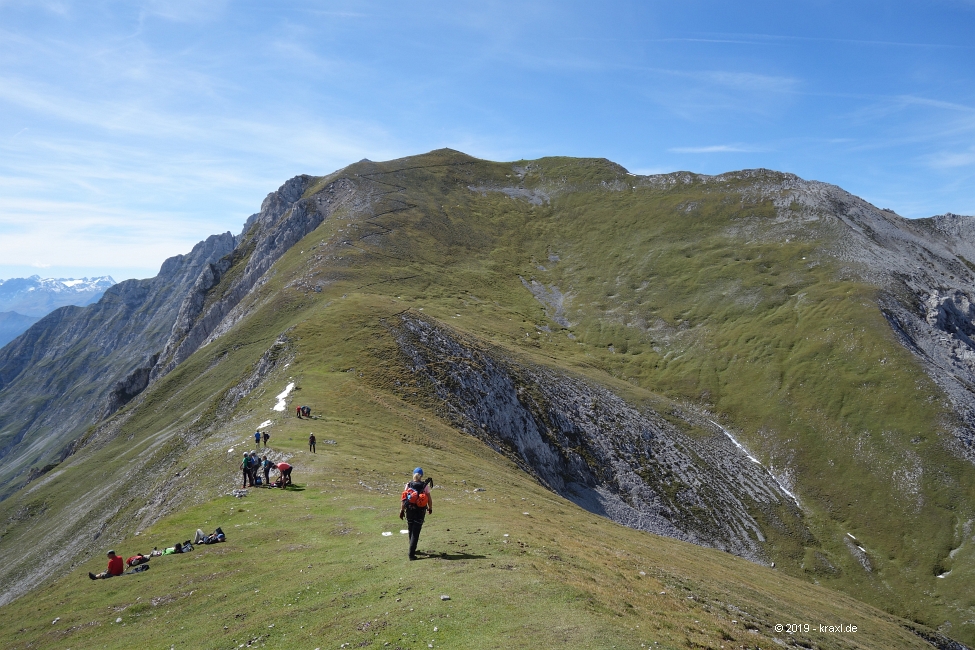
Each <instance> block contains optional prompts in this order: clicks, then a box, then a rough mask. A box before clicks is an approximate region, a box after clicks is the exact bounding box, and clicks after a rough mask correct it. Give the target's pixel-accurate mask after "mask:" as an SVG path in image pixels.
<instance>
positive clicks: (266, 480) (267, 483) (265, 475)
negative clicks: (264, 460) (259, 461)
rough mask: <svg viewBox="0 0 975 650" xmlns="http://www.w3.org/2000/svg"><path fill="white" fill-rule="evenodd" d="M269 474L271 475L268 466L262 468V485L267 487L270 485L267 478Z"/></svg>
mask: <svg viewBox="0 0 975 650" xmlns="http://www.w3.org/2000/svg"><path fill="white" fill-rule="evenodd" d="M270 473H271V466H270V465H268V466H267V467H265V468H264V485H267V486H270V485H271V477H270V476H268V475H269V474H270Z"/></svg>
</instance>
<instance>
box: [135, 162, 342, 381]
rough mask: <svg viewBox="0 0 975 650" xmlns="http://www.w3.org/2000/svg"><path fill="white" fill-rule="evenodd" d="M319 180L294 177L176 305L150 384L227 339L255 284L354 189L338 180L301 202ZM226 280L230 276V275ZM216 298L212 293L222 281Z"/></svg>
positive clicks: (242, 313)
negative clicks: (212, 343)
mask: <svg viewBox="0 0 975 650" xmlns="http://www.w3.org/2000/svg"><path fill="white" fill-rule="evenodd" d="M315 180H317V179H313V178H312V177H311V176H296V177H295V178H293V179H291V180H290V181H288V182H287V183H285V184H284V185H282V186H281V188H280V189H279V190H278V191H277V192H272V193H271V194H269V195H268V197H267V198H266V199H264V203H263V205H261V211H260V212H259V213H257V214H255V215H252V216H251V217H250V219H248V220H247V223H246V224H245V225H244V236H243V238H242V241H241V242H240V244H239V245H238V246H237V248H236V249H235V250H234V252H233V254H232V255H230V256H228V257H225V258H223V259H221V260H219V261H217V262H216V263H213V264H209V265H208V266H207V267H206V268H205V269H204V271H203V273H201V274H200V276H199V278H197V281H196V283H195V284H194V285H193V287H192V289H191V290H190V291H189V292H188V294H187V295H186V297H185V298H184V299H183V302H182V304H181V305H180V309H179V315H178V316H177V317H176V323H175V324H174V325H173V331H172V334H171V335H170V337H169V341H167V343H166V347H165V349H164V350H163V351H162V354H161V355H160V358H159V359H158V360H156V361H154V364H155V365H154V367H153V368H152V371H151V375H150V376H151V379H156V378H158V377H161V376H162V375H164V374H166V373H167V372H169V371H171V370H172V369H173V368H175V367H176V365H178V364H179V363H180V362H182V361H183V360H185V359H186V358H187V357H189V356H190V355H191V354H192V353H193V352H195V351H196V350H197V348H199V347H200V346H201V345H205V344H206V343H207V342H208V341H210V340H213V339H214V338H216V337H218V336H220V335H221V334H223V333H225V332H226V331H227V330H228V329H229V328H230V327H232V326H233V325H234V324H235V323H236V322H238V321H239V320H240V319H241V318H243V317H244V316H245V315H246V313H247V311H246V309H244V310H236V311H235V309H236V308H237V306H238V305H239V304H240V301H241V300H242V299H243V298H244V296H246V295H247V294H248V293H249V292H250V291H251V290H252V289H253V288H254V286H255V285H256V284H257V283H258V282H266V281H267V278H266V277H265V275H266V274H267V272H268V271H269V270H270V268H271V266H272V265H273V264H274V262H276V261H277V260H278V259H279V258H280V257H281V256H282V255H283V254H284V253H285V252H287V250H288V249H290V248H291V247H292V246H294V245H295V243H297V242H298V241H299V240H300V239H301V238H303V237H304V236H305V235H307V234H308V233H310V232H312V231H313V230H315V228H317V227H318V226H319V225H320V224H321V223H322V222H323V221H324V220H325V219H326V218H327V217H328V216H329V215H330V214H331V213H332V212H333V211H334V210H335V209H336V208H337V207H339V206H341V205H342V204H343V203H344V202H345V201H346V200H347V199H348V197H349V196H350V195H351V194H352V192H353V188H354V185H353V184H352V183H351V182H350V181H349V180H348V179H344V178H341V179H338V180H337V181H335V182H332V183H329V184H328V185H326V186H325V187H324V188H318V191H316V192H315V193H314V194H313V195H312V196H310V197H308V198H302V195H303V194H304V193H305V191H306V190H307V189H308V188H309V186H310V185H311V184H312V183H313V182H314V181H315ZM228 274H230V275H228ZM224 279H227V281H226V282H223V284H222V286H220V292H219V294H214V293H212V292H211V290H213V289H214V288H215V287H217V285H220V284H221V281H223V280H224Z"/></svg>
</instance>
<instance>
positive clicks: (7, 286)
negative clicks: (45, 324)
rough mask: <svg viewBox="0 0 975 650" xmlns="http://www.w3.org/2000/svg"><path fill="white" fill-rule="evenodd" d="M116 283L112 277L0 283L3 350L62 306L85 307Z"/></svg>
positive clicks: (0, 322)
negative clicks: (41, 319)
mask: <svg viewBox="0 0 975 650" xmlns="http://www.w3.org/2000/svg"><path fill="white" fill-rule="evenodd" d="M114 284H115V280H113V279H112V278H111V277H110V276H107V275H105V276H101V277H97V278H42V277H40V276H39V275H32V276H30V277H29V278H10V279H9V280H0V347H3V346H4V345H6V344H7V343H9V342H10V341H12V340H14V339H15V338H17V337H18V336H20V335H21V334H22V333H23V332H25V331H26V330H27V328H28V327H30V326H31V325H33V324H34V323H36V322H37V321H38V320H40V318H41V317H43V316H46V315H47V314H49V313H51V312H52V311H54V310H55V309H57V308H58V307H64V306H66V305H77V306H79V307H84V306H85V305H90V304H92V303H94V302H98V299H99V298H101V297H102V294H103V293H105V289H108V288H109V287H110V286H112V285H114Z"/></svg>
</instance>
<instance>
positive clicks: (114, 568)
mask: <svg viewBox="0 0 975 650" xmlns="http://www.w3.org/2000/svg"><path fill="white" fill-rule="evenodd" d="M124 571H125V563H124V562H122V556H121V555H116V554H115V551H109V552H108V569H106V570H105V571H102V572H101V573H99V574H98V575H95V574H94V573H91V572H90V571H89V572H88V577H89V578H91V579H92V580H104V579H105V578H114V577H115V576H120V575H122V573H123V572H124Z"/></svg>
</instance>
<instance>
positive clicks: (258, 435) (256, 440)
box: [254, 429, 261, 447]
mask: <svg viewBox="0 0 975 650" xmlns="http://www.w3.org/2000/svg"><path fill="white" fill-rule="evenodd" d="M254 444H255V445H256V446H258V447H260V446H261V431H260V429H258V430H257V431H255V432H254Z"/></svg>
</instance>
